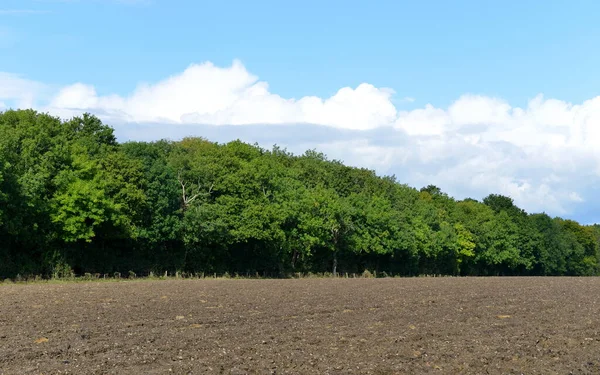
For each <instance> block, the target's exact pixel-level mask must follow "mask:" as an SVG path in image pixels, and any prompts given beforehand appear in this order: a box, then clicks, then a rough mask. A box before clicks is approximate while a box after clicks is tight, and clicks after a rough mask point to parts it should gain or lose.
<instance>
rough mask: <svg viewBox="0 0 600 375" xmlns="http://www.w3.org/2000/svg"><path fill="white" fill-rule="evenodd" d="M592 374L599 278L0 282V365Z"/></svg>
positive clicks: (44, 369)
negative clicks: (4, 283)
mask: <svg viewBox="0 0 600 375" xmlns="http://www.w3.org/2000/svg"><path fill="white" fill-rule="evenodd" d="M169 373H171V374H599V373H600V278H542V277H539V278H508V277H507V278H413V279H299V280H228V279H212V280H208V279H207V280H162V281H160V280H158V281H130V282H89V283H83V282H78V283H56V284H53V283H46V284H45V283H39V284H27V285H23V284H11V285H0V374H169Z"/></svg>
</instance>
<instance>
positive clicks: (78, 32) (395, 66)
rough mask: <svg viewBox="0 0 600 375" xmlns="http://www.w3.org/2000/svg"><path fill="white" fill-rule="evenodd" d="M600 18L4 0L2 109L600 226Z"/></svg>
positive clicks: (522, 7) (426, 4)
mask: <svg viewBox="0 0 600 375" xmlns="http://www.w3.org/2000/svg"><path fill="white" fill-rule="evenodd" d="M598 14H600V2H597V1H587V0H579V1H572V2H567V1H556V0H550V1H543V2H542V1H532V0H523V1H502V2H490V1H471V0H469V1H466V0H463V1H418V2H417V1H375V0H372V1H349V0H346V1H338V0H330V1H312V0H307V1H302V2H286V1H274V0H272V1H220V2H217V1H210V2H209V1H183V0H179V1H166V0H62V1H59V0H2V1H1V2H0V57H1V58H0V110H1V109H2V108H9V107H34V108H37V109H40V110H47V111H49V112H52V113H55V114H57V115H60V116H69V115H73V114H77V113H78V112H81V111H89V112H93V113H96V114H98V115H99V116H101V117H102V118H103V119H104V120H105V121H106V122H108V123H110V124H111V125H113V126H115V127H116V128H117V134H119V135H120V138H121V139H123V140H126V139H149V137H150V138H152V137H154V138H162V137H175V138H176V137H180V136H183V135H188V134H194V135H204V134H210V135H211V138H212V139H215V140H219V141H227V140H229V139H233V138H239V137H241V138H243V139H244V140H247V141H249V142H254V141H258V142H261V143H263V144H264V146H266V147H269V146H270V145H272V144H273V143H278V144H283V145H285V146H287V147H288V148H290V149H292V150H294V151H297V152H301V151H302V150H303V149H305V148H308V147H311V148H312V147H319V148H321V149H322V150H323V151H325V152H326V153H328V154H329V155H331V156H333V157H337V158H340V159H343V160H345V161H346V162H347V163H350V164H353V165H360V166H367V167H369V168H374V169H376V170H377V171H378V172H380V173H381V174H391V173H394V174H396V175H397V176H400V177H402V178H403V179H404V181H403V182H408V183H410V184H411V185H414V186H421V185H425V184H428V183H436V184H439V185H440V186H441V187H442V188H443V189H444V190H446V191H448V192H450V193H451V194H453V195H455V196H457V197H459V198H460V197H465V196H473V197H475V198H482V197H483V196H485V195H486V194H489V193H490V192H499V193H504V194H508V195H512V196H514V197H515V199H516V201H517V202H518V203H519V204H520V205H521V206H522V207H525V208H526V209H528V210H530V211H547V212H549V213H553V214H557V215H563V216H567V217H573V218H576V219H579V220H581V221H584V222H592V221H600V215H597V214H596V213H595V212H597V210H596V207H598V208H600V202H597V199H596V198H595V196H597V191H596V188H595V186H597V185H596V182H600V177H599V176H600V155H598V153H597V152H596V151H595V150H596V149H600V144H596V143H594V142H597V143H600V139H598V141H595V139H597V138H598V137H596V136H600V132H598V133H595V132H596V130H595V128H594V126H593V123H595V121H596V120H598V119H600V115H599V113H600V109H599V108H600V100H598V96H599V95H600V74H597V71H598V67H599V66H600V50H599V49H598V48H597V45H598V43H599V41H600V23H599V22H597V15H598ZM389 89H391V90H393V92H392V91H390V90H389ZM540 95H543V96H540ZM173 98H175V99H174V100H172V99H173ZM290 124H291V125H293V126H289V125H290ZM299 134H302V135H306V134H309V136H308V137H306V136H303V137H298V135H299Z"/></svg>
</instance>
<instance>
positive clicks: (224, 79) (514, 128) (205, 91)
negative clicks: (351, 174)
mask: <svg viewBox="0 0 600 375" xmlns="http://www.w3.org/2000/svg"><path fill="white" fill-rule="evenodd" d="M393 99H394V91H393V90H391V89H388V88H381V87H379V88H378V87H375V86H373V85H370V84H368V83H363V84H360V85H358V86H357V87H344V88H341V89H339V90H338V91H337V92H336V93H335V94H334V95H332V96H331V97H328V98H320V97H317V96H306V97H302V98H284V97H281V96H279V95H277V94H276V93H273V92H271V91H270V90H269V85H268V83H267V82H265V81H262V80H260V79H259V78H258V77H256V76H255V75H253V74H251V73H250V72H248V70H247V69H246V68H245V67H244V65H243V64H242V63H241V62H239V61H234V62H233V64H232V65H231V66H228V67H218V66H215V65H213V64H212V63H209V62H207V63H203V64H194V65H190V66H189V67H188V68H187V69H185V70H184V71H183V72H180V73H178V74H175V75H173V76H171V77H167V78H165V79H163V80H162V81H159V82H155V83H144V84H140V85H138V87H136V88H135V89H133V91H132V92H131V93H130V94H129V95H127V96H120V95H106V96H103V95H98V94H97V92H96V90H95V88H94V86H93V85H91V84H87V83H75V84H72V85H69V86H66V87H62V88H57V89H53V88H51V87H50V86H48V85H45V84H43V83H39V82H34V81H30V80H27V79H25V78H23V77H20V76H16V75H13V74H8V73H0V110H1V109H2V108H3V107H4V108H6V107H19V108H23V107H35V108H37V109H39V110H42V111H47V112H50V113H52V114H55V115H59V116H61V117H65V118H68V117H71V116H74V115H79V114H81V113H82V112H84V111H87V112H92V113H95V114H97V115H98V116H99V117H101V118H102V119H103V120H104V121H106V122H108V123H109V124H111V125H113V126H115V127H116V129H117V134H118V135H119V136H120V138H121V139H123V140H125V139H144V140H149V139H158V138H180V137H182V136H186V135H203V136H206V137H208V138H209V139H213V140H217V141H228V140H231V139H236V138H240V139H243V140H245V141H249V142H259V143H261V144H262V145H263V146H265V147H269V146H271V145H272V144H275V143H276V144H278V145H282V146H286V147H288V148H289V149H290V150H292V151H294V152H302V151H304V150H305V149H307V148H317V149H319V150H321V151H323V152H325V153H327V154H328V155H329V156H330V157H331V158H336V159H341V160H343V161H345V162H346V163H348V164H351V165H356V166H364V167H368V168H373V169H375V170H377V171H378V172H379V173H381V174H395V175H396V176H397V177H398V179H399V180H400V181H401V182H405V183H408V184H410V185H413V186H416V187H420V186H424V185H427V184H430V183H433V184H436V185H438V186H440V187H442V189H443V190H445V191H447V192H448V193H450V194H452V195H454V196H456V197H457V198H465V197H473V198H477V199H480V198H482V197H483V196H485V195H487V194H489V193H500V194H506V195H510V196H512V197H513V198H514V199H515V201H516V202H517V204H519V205H520V206H521V207H523V208H525V209H527V210H528V211H546V212H549V213H551V214H556V215H559V214H560V215H567V216H574V217H577V218H579V219H580V220H582V221H584V222H586V221H587V222H589V221H595V220H597V219H600V217H593V216H594V213H593V212H594V211H595V208H596V207H598V208H600V203H596V198H595V196H596V193H597V192H596V188H595V186H600V185H599V184H598V182H600V127H599V126H600V97H595V98H590V99H589V100H587V101H585V102H583V103H579V104H573V103H568V102H565V101H561V100H557V99H552V98H545V97H544V96H542V95H538V96H536V97H534V98H532V99H531V100H530V101H529V103H528V104H527V106H526V107H524V108H520V107H515V106H512V105H511V104H510V103H508V102H507V101H505V100H503V99H501V98H494V97H488V96H482V95H473V94H465V95H463V96H461V97H459V98H458V99H457V100H456V101H454V102H453V103H452V104H451V105H449V106H448V107H447V108H438V107H435V106H433V105H430V104H427V105H424V106H422V107H420V108H415V109H412V110H399V109H398V108H397V107H396V106H395V105H394V104H393ZM412 100H413V99H412V98H404V99H402V101H403V102H405V103H410V102H411V101H412ZM412 105H414V103H413V104H412ZM578 215H579V217H578ZM599 216H600V215H599Z"/></svg>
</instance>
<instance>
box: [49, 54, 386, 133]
mask: <svg viewBox="0 0 600 375" xmlns="http://www.w3.org/2000/svg"><path fill="white" fill-rule="evenodd" d="M392 94H393V92H392V91H391V90H389V89H380V88H376V87H374V86H372V85H369V84H361V85H359V86H358V87H356V88H351V87H344V88H342V89H340V90H339V91H338V92H337V93H336V94H335V95H333V96H332V97H330V98H327V99H321V98H319V97H315V96H307V97H303V98H300V99H297V100H296V99H286V98H282V97H281V96H279V95H276V94H273V93H271V92H270V91H269V86H268V84H267V83H266V82H264V81H259V80H258V78H257V77H256V76H254V75H252V74H250V73H249V72H248V71H247V70H246V68H245V67H244V66H243V65H242V64H241V62H239V61H235V62H234V63H233V64H232V66H230V67H226V68H221V67H217V66H214V65H213V64H211V63H204V64H197V65H191V66H190V67H188V68H187V69H186V70H185V71H183V72H182V73H180V74H177V75H174V76H172V77H169V78H167V79H165V80H163V81H160V82H158V83H154V84H142V85H139V86H138V87H137V88H136V89H135V90H134V92H133V93H132V94H131V95H129V96H128V97H120V96H107V97H103V96H98V95H97V94H96V91H95V89H94V87H93V86H90V85H84V84H81V83H77V84H74V85H71V86H68V87H65V88H63V89H62V90H61V91H60V92H59V93H58V94H57V95H56V97H55V98H54V99H53V100H52V102H51V103H50V104H49V106H48V107H49V109H50V110H51V111H54V112H56V113H60V114H63V115H68V114H72V113H78V112H81V111H82V110H89V111H100V112H102V113H105V114H106V115H107V116H110V117H119V118H123V119H125V120H126V121H128V122H164V123H179V124H181V123H187V124H198V123H200V124H214V125H248V124H282V123H310V124H320V125H328V126H333V127H338V128H348V129H357V130H360V129H372V128H376V127H379V126H387V125H390V124H392V123H393V121H394V120H395V117H396V108H395V106H394V105H393V104H392V103H391V101H390V98H391V96H392Z"/></svg>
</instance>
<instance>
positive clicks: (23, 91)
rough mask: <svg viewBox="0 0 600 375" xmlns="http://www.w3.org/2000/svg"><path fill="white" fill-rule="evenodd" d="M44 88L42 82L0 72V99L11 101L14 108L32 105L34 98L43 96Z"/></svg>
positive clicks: (33, 104)
mask: <svg viewBox="0 0 600 375" xmlns="http://www.w3.org/2000/svg"><path fill="white" fill-rule="evenodd" d="M45 89H46V85H44V84H42V83H39V82H36V81H32V80H28V79H26V78H23V77H21V76H19V75H16V74H10V73H3V72H0V100H2V101H8V102H9V103H10V102H13V103H14V106H15V107H16V108H31V107H34V106H35V100H36V99H37V98H39V97H41V96H43V94H44V91H45ZM5 105H7V103H5ZM7 106H8V105H7Z"/></svg>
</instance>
